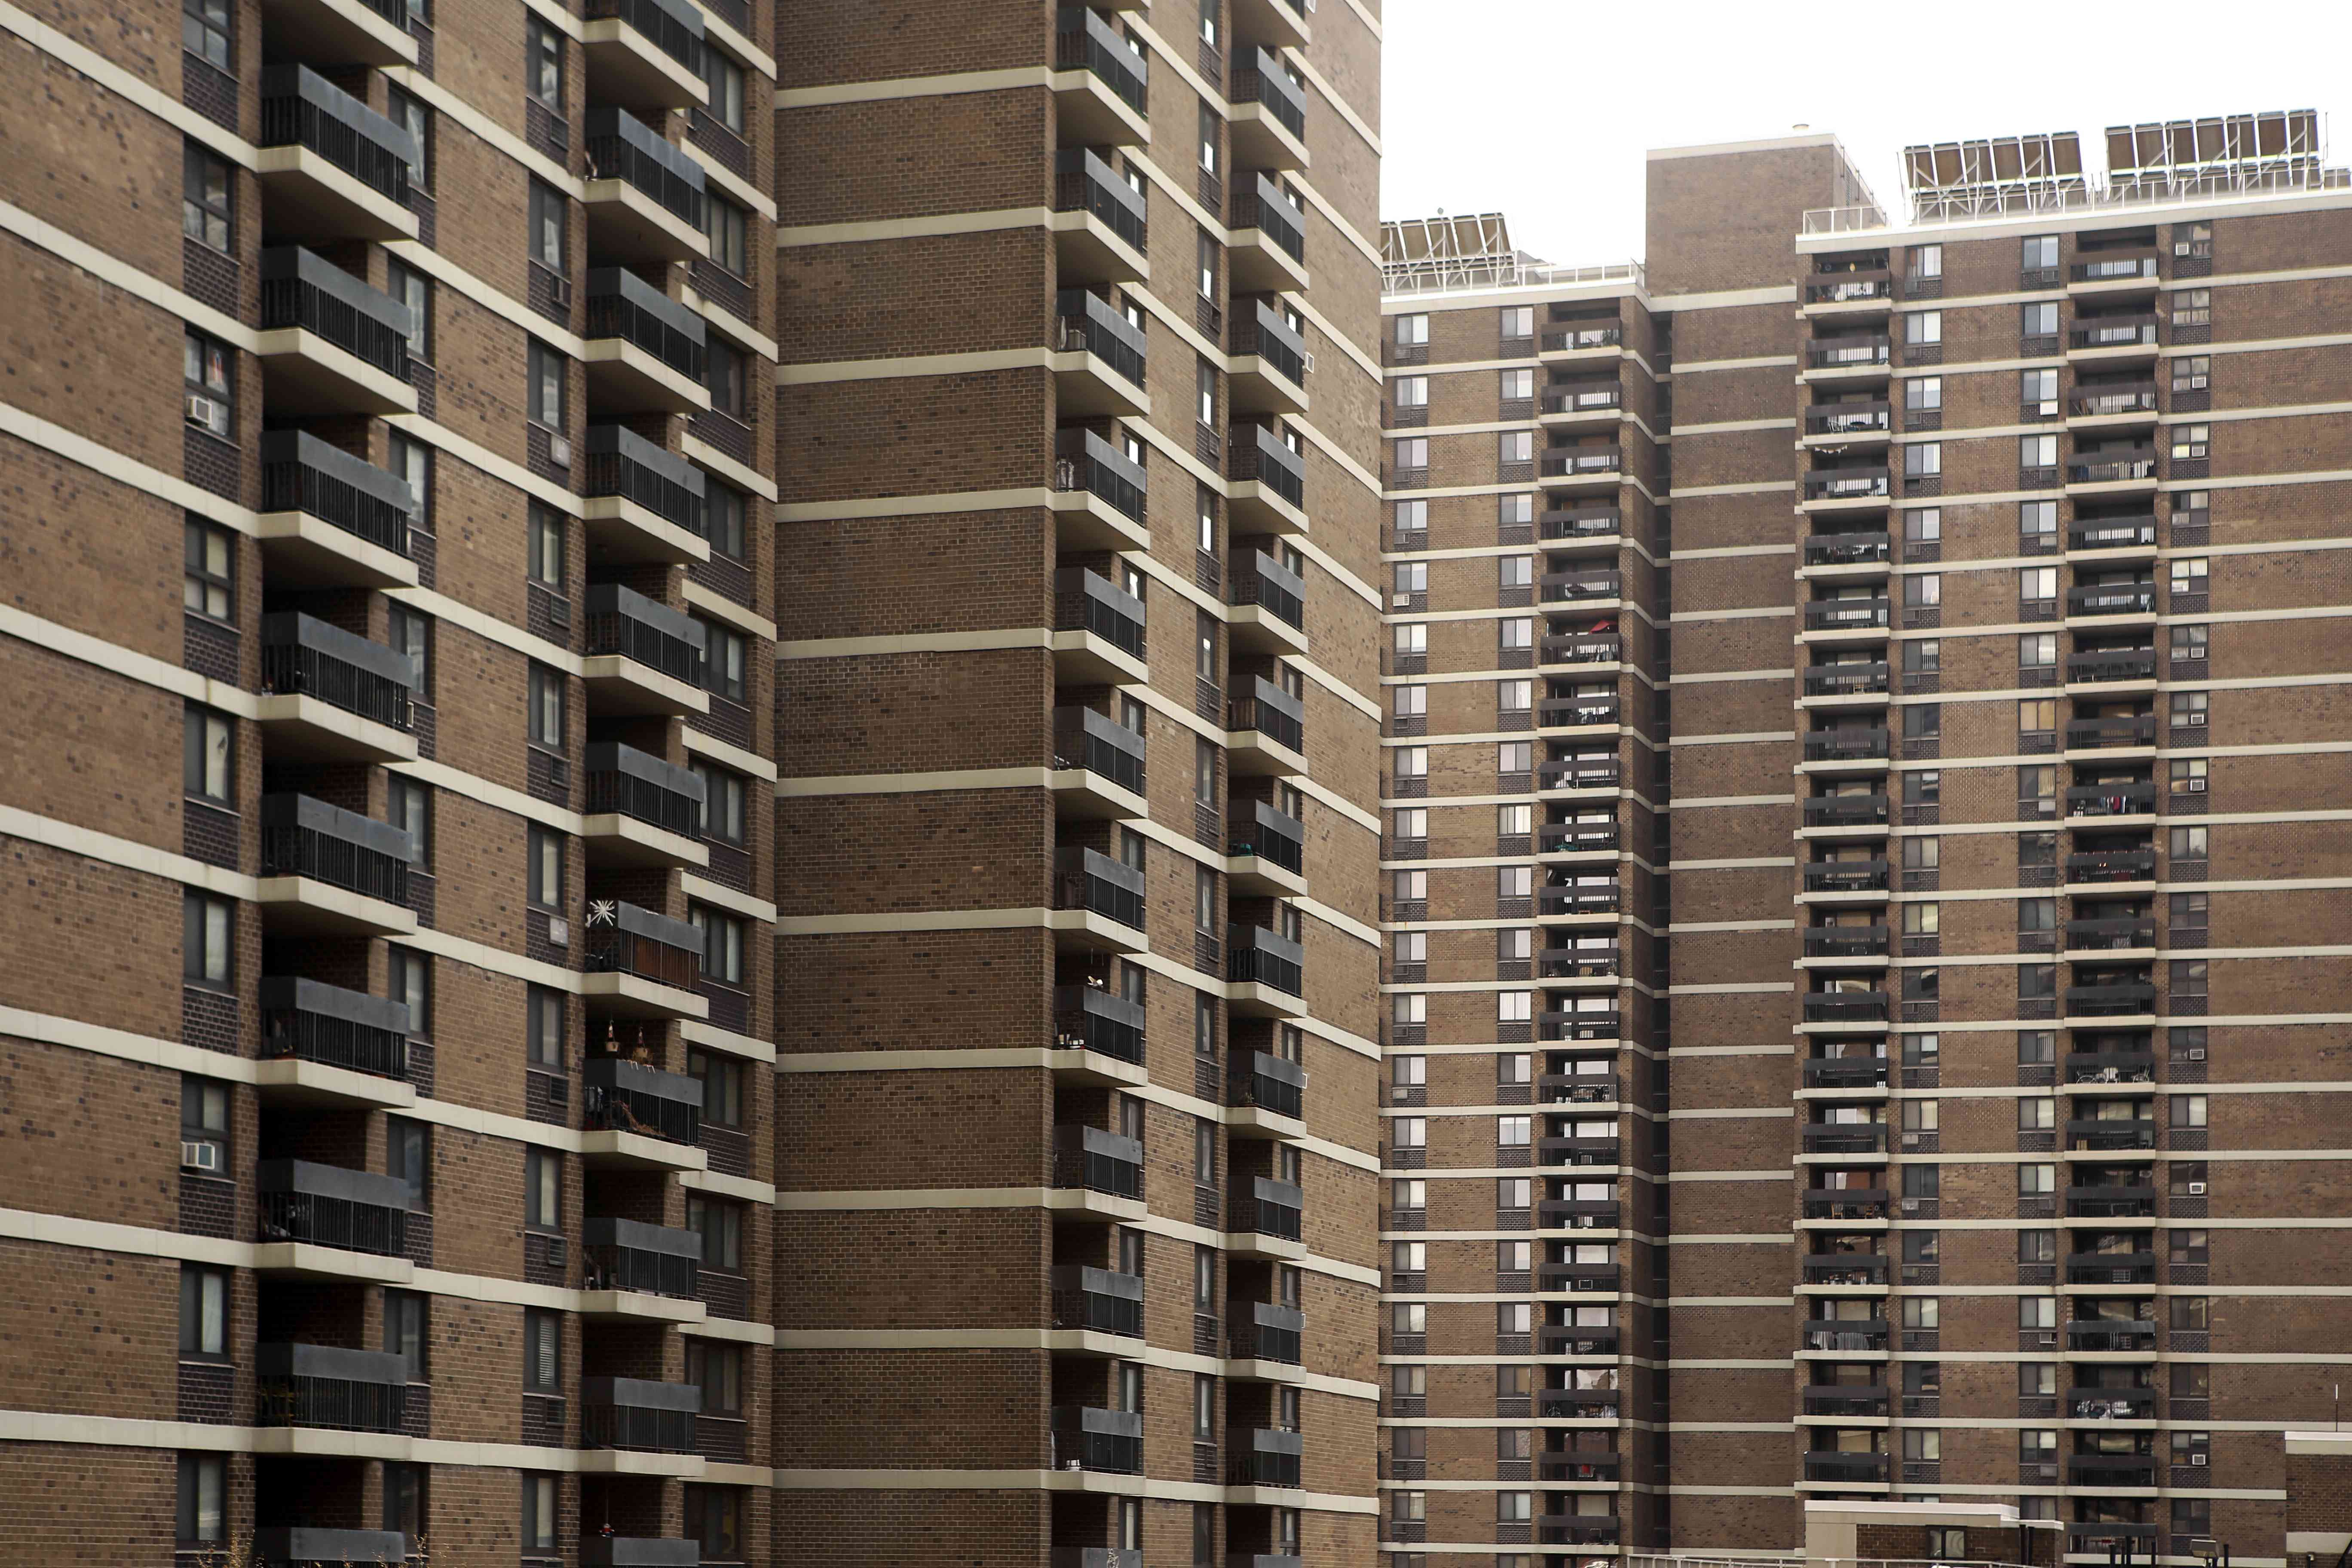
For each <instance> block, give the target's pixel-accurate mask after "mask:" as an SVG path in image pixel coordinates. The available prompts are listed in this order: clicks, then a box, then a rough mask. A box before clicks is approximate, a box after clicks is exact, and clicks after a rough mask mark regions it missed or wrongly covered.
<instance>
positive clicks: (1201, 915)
mask: <svg viewBox="0 0 2352 1568" xmlns="http://www.w3.org/2000/svg"><path fill="white" fill-rule="evenodd" d="M1192 929H1194V930H1195V931H1210V932H1213V931H1216V929H1217V874H1216V873H1215V872H1213V871H1212V870H1210V869H1209V868H1207V867H1206V866H1195V867H1193V868H1192Z"/></svg>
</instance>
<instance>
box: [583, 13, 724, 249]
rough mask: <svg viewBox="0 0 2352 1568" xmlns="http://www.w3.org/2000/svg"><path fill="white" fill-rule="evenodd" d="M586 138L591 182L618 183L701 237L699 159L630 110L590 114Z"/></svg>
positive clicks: (609, 108) (606, 108)
mask: <svg viewBox="0 0 2352 1568" xmlns="http://www.w3.org/2000/svg"><path fill="white" fill-rule="evenodd" d="M647 3H650V0H647ZM586 132H587V141H586V149H587V153H588V177H589V179H591V180H592V181H593V180H619V181H621V182H622V183H623V184H627V185H630V186H632V187H634V188H635V190H636V191H637V192H638V193H639V194H640V195H644V196H646V198H647V199H648V200H650V201H652V202H653V203H654V204H655V205H657V206H659V207H660V208H661V209H662V210H663V211H665V212H667V213H668V214H669V215H670V216H672V217H674V218H676V219H677V220H678V221H679V222H680V223H683V224H687V225H689V226H692V227H693V228H694V229H695V231H696V232H697V233H699V232H701V229H702V202H703V174H702V163H701V161H700V160H699V159H698V158H696V157H695V156H694V155H693V154H692V153H688V152H687V151H686V150H685V149H684V148H682V147H679V146H678V145H677V143H675V142H671V141H670V140H669V139H668V138H667V137H666V136H664V135H663V134H662V133H661V132H658V131H656V130H655V129H654V128H653V127H651V126H649V125H647V124H646V122H645V121H642V120H639V119H638V118H637V117H636V116H635V115H634V114H631V113H630V112H629V111H628V110H625V109H621V108H617V107H615V106H614V105H612V104H598V105H594V106H592V107H591V108H590V109H589V110H588V119H587V122H586Z"/></svg>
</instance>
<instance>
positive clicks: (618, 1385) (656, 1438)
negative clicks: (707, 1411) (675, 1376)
mask: <svg viewBox="0 0 2352 1568" xmlns="http://www.w3.org/2000/svg"><path fill="white" fill-rule="evenodd" d="M701 1410H702V1390H701V1389H699V1388H698V1387H697V1386H695V1385H694V1384H690V1383H655V1382H651V1381H648V1380H646V1379H644V1378H636V1377H583V1378H582V1379H581V1380H580V1446H581V1447H583V1448H619V1449H625V1450H627V1451H630V1452H632V1453H639V1454H691V1453H693V1452H694V1451H695V1448H694V1425H695V1417H696V1416H697V1415H699V1414H700V1413H701Z"/></svg>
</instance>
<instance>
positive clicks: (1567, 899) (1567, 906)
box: [1536, 877, 1623, 919]
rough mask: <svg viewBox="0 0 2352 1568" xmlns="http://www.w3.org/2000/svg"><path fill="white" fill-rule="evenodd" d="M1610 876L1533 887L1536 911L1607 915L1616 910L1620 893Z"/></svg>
mask: <svg viewBox="0 0 2352 1568" xmlns="http://www.w3.org/2000/svg"><path fill="white" fill-rule="evenodd" d="M1622 891H1623V890H1622V889H1621V888H1619V887H1618V885H1617V879H1615V878H1613V877H1604V878H1595V879H1579V880H1578V881H1576V882H1573V883H1568V884H1563V885H1561V886H1559V887H1547V888H1538V889H1536V912H1537V913H1538V914H1539V915H1542V916H1544V917H1546V918H1547V919H1549V918H1550V917H1552V916H1555V915H1561V916H1564V915H1609V914H1615V913H1616V912H1617V906H1618V903H1619V900H1620V899H1621V898H1622Z"/></svg>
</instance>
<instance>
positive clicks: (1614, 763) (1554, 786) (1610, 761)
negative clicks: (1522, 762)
mask: <svg viewBox="0 0 2352 1568" xmlns="http://www.w3.org/2000/svg"><path fill="white" fill-rule="evenodd" d="M1623 776H1624V766H1623V763H1622V762H1620V761H1619V759H1618V757H1617V755H1616V753H1615V752H1606V753H1602V754H1601V755H1597V756H1583V757H1550V758H1547V759H1546V760H1544V761H1543V762H1540V763H1537V764H1536V793H1537V794H1538V795H1547V796H1549V795H1558V796H1563V797H1570V798H1573V797H1575V796H1578V795H1594V794H1602V795H1605V794H1612V793H1614V792H1615V791H1616V790H1617V789H1618V787H1619V786H1620V785H1621V784H1622V782H1623Z"/></svg>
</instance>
